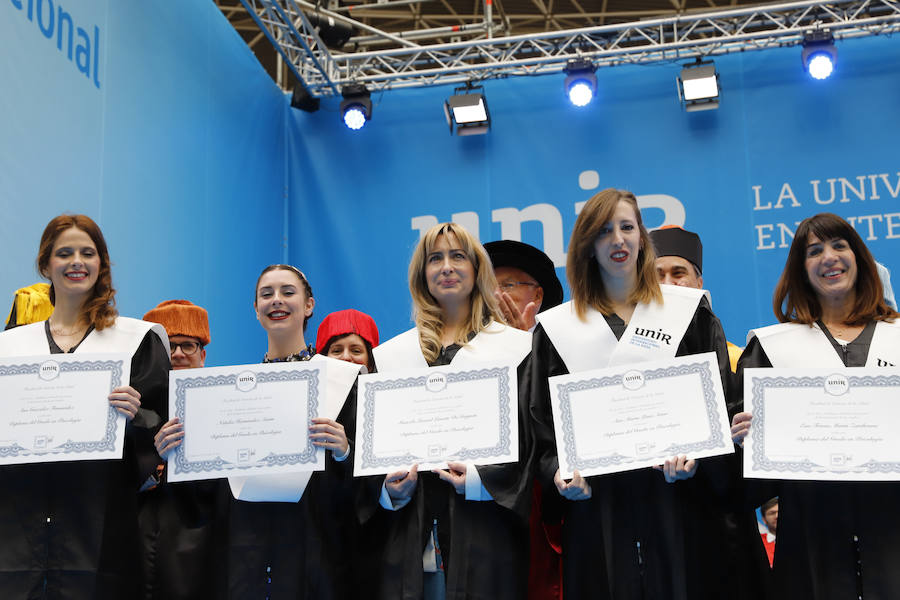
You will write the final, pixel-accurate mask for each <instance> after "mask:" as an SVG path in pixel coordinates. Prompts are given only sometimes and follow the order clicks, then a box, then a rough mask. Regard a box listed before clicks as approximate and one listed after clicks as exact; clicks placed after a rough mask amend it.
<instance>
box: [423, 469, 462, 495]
mask: <svg viewBox="0 0 900 600" xmlns="http://www.w3.org/2000/svg"><path fill="white" fill-rule="evenodd" d="M447 467H448V468H446V469H433V470H432V471H431V472H432V473H436V474H437V476H438V477H440V478H441V479H442V480H444V481H446V482H447V483H449V484H450V485H452V486H453V489H454V490H456V493H457V494H462V495H465V493H466V465H465V464H463V463H461V462H448V463H447Z"/></svg>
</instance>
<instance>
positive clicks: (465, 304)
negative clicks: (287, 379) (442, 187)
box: [362, 223, 532, 600]
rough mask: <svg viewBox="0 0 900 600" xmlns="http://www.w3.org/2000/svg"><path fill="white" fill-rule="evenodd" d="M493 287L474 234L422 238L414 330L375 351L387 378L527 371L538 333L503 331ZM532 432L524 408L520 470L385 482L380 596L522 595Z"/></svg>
mask: <svg viewBox="0 0 900 600" xmlns="http://www.w3.org/2000/svg"><path fill="white" fill-rule="evenodd" d="M496 287H497V284H496V280H495V278H494V274H493V268H492V266H491V262H490V259H489V258H488V255H487V253H486V252H485V250H484V248H483V247H482V246H481V244H479V243H478V241H477V240H476V239H475V238H474V237H473V236H472V235H471V234H470V233H469V232H468V231H466V230H465V229H463V228H462V227H460V226H459V225H457V224H455V223H442V224H440V225H436V226H435V227H432V228H431V229H430V230H428V231H427V232H425V235H424V236H423V237H422V239H421V240H420V242H419V244H418V245H417V246H416V249H415V251H414V253H413V257H412V261H411V262H410V266H409V288H410V293H411V294H412V300H413V313H414V318H415V323H416V327H415V328H414V329H411V330H409V331H407V332H405V333H402V334H400V335H399V336H397V337H395V338H393V339H391V340H388V341H387V342H384V343H382V344H381V345H380V346H378V347H377V348H375V361H376V363H377V364H378V370H379V372H380V373H387V372H390V371H393V370H397V369H404V368H415V367H425V366H437V365H449V364H452V365H461V364H472V363H478V362H483V361H499V360H508V361H510V362H514V363H518V364H520V372H521V363H522V361H523V360H524V359H525V357H526V356H527V355H528V353H529V351H530V349H531V334H529V333H527V332H523V331H520V330H517V329H514V328H512V327H509V326H507V325H505V324H503V322H502V317H501V316H500V310H499V308H498V305H497V301H496V299H495V298H494V294H493V292H494V290H495V289H496ZM528 423H529V420H528V416H527V407H525V406H520V409H519V462H517V463H512V464H505V465H497V466H478V467H475V466H474V465H472V464H466V463H457V462H450V463H449V469H446V470H439V471H435V472H430V473H425V472H419V471H418V468H417V465H410V468H409V469H408V470H404V471H401V472H396V473H391V474H389V475H387V476H386V477H385V478H384V479H383V480H381V479H379V480H378V481H376V483H377V488H376V490H375V491H374V492H373V493H370V495H369V498H368V500H369V503H368V505H367V506H366V507H365V508H364V509H363V514H362V516H363V519H364V520H369V519H373V520H376V521H377V525H376V526H374V527H373V528H372V529H373V530H377V531H381V535H382V536H381V538H380V540H378V541H377V542H380V543H381V544H382V546H381V547H380V548H379V549H377V551H376V552H374V553H373V554H374V555H376V556H378V561H379V563H378V564H377V565H375V566H374V568H373V572H374V577H375V579H376V581H377V585H376V586H374V587H373V589H372V590H371V591H372V594H373V596H372V597H375V598H384V599H390V600H396V599H413V598H415V599H416V600H419V599H421V598H423V597H424V598H428V599H430V598H444V597H446V598H492V599H498V600H505V599H509V600H513V599H519V598H524V597H525V595H526V593H527V592H526V585H527V575H528V508H529V506H530V501H531V498H530V493H531V491H530V487H529V485H530V480H531V474H530V469H529V466H530V458H531V448H532V444H531V434H530V431H529V428H528ZM378 488H380V489H378ZM376 502H377V504H376ZM377 542H376V543H377Z"/></svg>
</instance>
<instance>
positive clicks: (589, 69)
mask: <svg viewBox="0 0 900 600" xmlns="http://www.w3.org/2000/svg"><path fill="white" fill-rule="evenodd" d="M594 70H595V67H594V65H593V64H592V63H591V62H590V61H589V60H584V59H581V58H579V59H575V60H570V61H569V62H568V64H566V68H565V69H564V71H565V73H566V82H565V86H564V87H565V90H566V95H568V96H569V101H570V102H571V103H572V104H574V105H575V106H587V105H588V104H590V102H591V100H593V99H594V95H595V94H596V93H597V76H596V75H595V74H594Z"/></svg>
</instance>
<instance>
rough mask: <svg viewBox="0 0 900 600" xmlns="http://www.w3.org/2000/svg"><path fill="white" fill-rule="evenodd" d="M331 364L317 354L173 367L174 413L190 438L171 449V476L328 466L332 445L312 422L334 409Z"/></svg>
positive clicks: (262, 472) (189, 477)
mask: <svg viewBox="0 0 900 600" xmlns="http://www.w3.org/2000/svg"><path fill="white" fill-rule="evenodd" d="M326 368H327V366H326V365H325V364H323V363H322V362H319V361H312V362H288V363H273V364H254V365H238V366H232V367H211V368H205V369H182V370H178V371H171V372H170V373H169V414H170V415H171V416H173V417H178V418H179V419H181V422H182V423H183V424H184V443H182V444H181V446H179V447H178V448H176V450H175V452H173V453H172V455H170V456H169V459H168V460H169V481H194V480H198V479H216V478H220V477H232V476H241V477H246V476H254V475H267V474H268V475H271V474H276V473H293V472H298V471H321V470H323V469H324V468H325V451H324V450H323V449H320V448H317V447H316V446H314V445H313V443H312V442H311V441H310V439H309V429H308V428H309V425H310V419H312V418H313V417H316V416H319V414H320V412H321V413H322V414H323V416H324V413H325V412H327V411H325V410H324V409H325V407H324V403H325V395H326V394H325V391H324V390H325V389H326V387H327V381H326V377H325V371H326ZM341 401H343V398H341ZM329 416H332V415H329Z"/></svg>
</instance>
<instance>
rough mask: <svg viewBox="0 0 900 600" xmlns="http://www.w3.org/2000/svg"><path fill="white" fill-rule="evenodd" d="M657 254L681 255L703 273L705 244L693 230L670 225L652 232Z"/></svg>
mask: <svg viewBox="0 0 900 600" xmlns="http://www.w3.org/2000/svg"><path fill="white" fill-rule="evenodd" d="M650 239H651V240H653V248H654V249H655V250H656V255H657V256H680V257H681V258H683V259H685V260H687V261H690V262H691V263H693V265H694V266H695V267H697V270H698V271H700V272H701V273H703V244H702V243H701V242H700V236H699V235H697V234H696V233H694V232H693V231H686V230H684V229H682V228H681V227H675V226H674V225H670V226H668V227H663V228H662V229H656V230H654V231H651V232H650Z"/></svg>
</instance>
